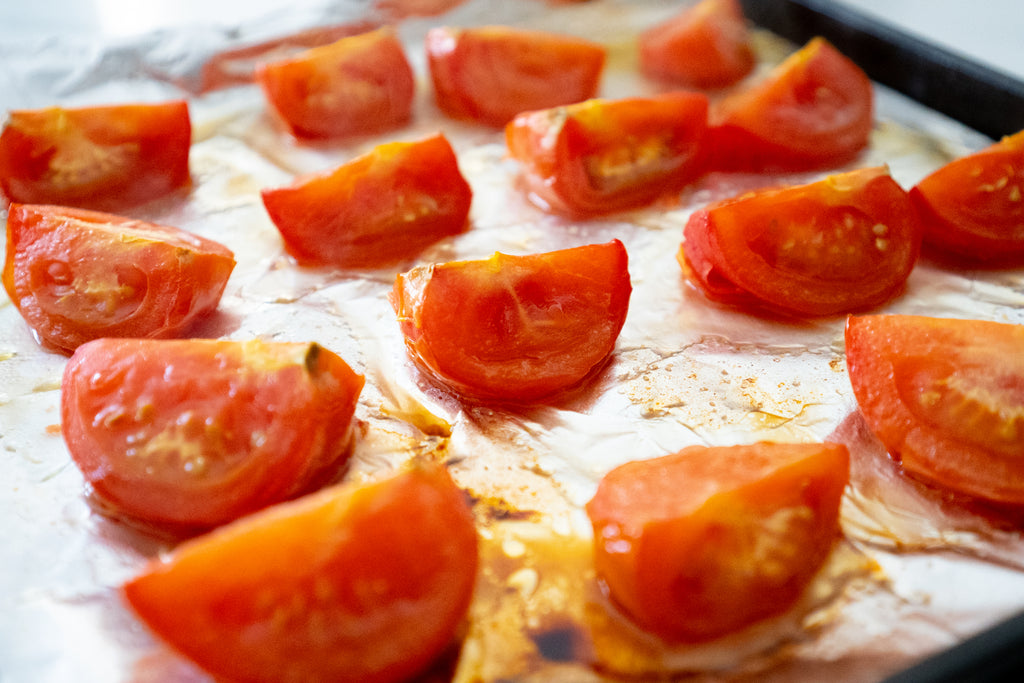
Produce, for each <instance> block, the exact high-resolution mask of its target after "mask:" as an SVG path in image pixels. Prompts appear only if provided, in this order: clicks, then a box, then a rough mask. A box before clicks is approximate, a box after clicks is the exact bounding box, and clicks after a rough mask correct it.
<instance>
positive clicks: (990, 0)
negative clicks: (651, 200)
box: [0, 0, 1024, 78]
mask: <svg viewBox="0 0 1024 683" xmlns="http://www.w3.org/2000/svg"><path fill="white" fill-rule="evenodd" d="M369 1H370V0H333V1H326V0H149V1H148V2H139V1H138V0H30V1H28V0H3V2H0V41H9V40H19V39H24V38H26V37H27V36H32V35H37V36H38V35H40V34H63V35H75V36H78V37H81V36H82V35H83V34H85V35H88V34H94V33H98V34H105V35H110V36H130V35H135V34H140V33H145V32H147V31H150V30H153V29H157V28H171V27H179V26H187V25H188V24H191V23H196V22H199V21H201V22H203V23H204V24H207V25H209V24H211V23H212V24H215V25H222V26H226V27H228V26H232V25H235V24H237V23H239V22H244V21H246V20H248V19H253V18H259V17H262V16H265V15H267V14H273V13H274V12H279V11H283V10H285V9H288V10H294V9H297V8H301V7H308V6H328V5H339V4H348V5H359V4H363V5H366V4H369ZM516 1H524V0H516ZM668 1H669V0H667V2H668ZM764 1H765V2H772V1H773V0H764ZM833 2H834V4H844V5H848V6H850V7H853V8H856V9H860V10H862V11H864V12H866V13H868V14H870V15H871V16H873V17H877V18H878V19H879V20H880V21H887V22H889V23H891V24H893V25H895V26H896V27H898V28H901V29H903V30H905V31H907V32H909V33H912V34H915V35H917V36H918V37H922V38H925V39H927V40H930V41H932V42H934V43H937V44H939V45H941V46H944V47H946V48H948V49H952V50H954V51H956V52H959V53H961V54H963V55H966V56H969V57H971V58H973V59H975V60H976V61H979V62H981V63H982V64H985V65H987V66H989V67H991V68H994V69H997V70H1000V71H1003V72H1005V73H1007V74H1010V75H1014V76H1017V77H1018V78H1024V40H1022V36H1024V13H1022V12H1021V11H1020V9H1021V5H1020V1H1019V0H986V1H985V2H968V1H967V0H833ZM435 4H436V3H435ZM679 4H681V5H682V4H685V2H683V1H681V2H679Z"/></svg>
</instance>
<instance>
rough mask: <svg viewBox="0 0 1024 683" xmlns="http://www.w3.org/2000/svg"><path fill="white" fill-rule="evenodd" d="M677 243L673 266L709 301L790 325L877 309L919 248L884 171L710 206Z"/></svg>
mask: <svg viewBox="0 0 1024 683" xmlns="http://www.w3.org/2000/svg"><path fill="white" fill-rule="evenodd" d="M683 235H684V240H683V245H682V247H681V248H680V250H679V254H678V260H679V263H680V265H681V266H682V267H683V270H684V271H685V272H686V274H687V276H688V277H689V278H690V280H691V281H692V282H693V283H694V284H696V285H697V286H698V287H699V288H700V289H701V290H703V291H704V293H705V294H706V295H707V296H708V298H710V299H713V300H716V301H720V302H722V303H727V304H732V305H738V306H742V307H745V308H748V309H751V310H754V311H758V310H761V311H765V312H775V313H781V314H783V315H788V316H798V317H807V316H827V315H836V314H839V313H846V312H850V311H854V310H858V309H865V308H869V307H871V306H877V305H879V304H881V303H884V302H885V301H887V300H889V299H890V298H892V297H893V296H895V295H896V293H897V292H898V291H899V290H900V288H901V287H902V286H903V284H904V283H905V281H906V279H907V277H908V276H909V275H910V271H911V270H912V269H913V267H914V264H915V263H916V262H917V256H918V252H919V250H920V244H921V228H920V225H919V223H918V221H917V217H916V215H915V213H914V210H913V207H912V206H911V205H910V200H909V198H908V197H907V193H906V192H904V191H903V188H901V187H900V186H899V185H898V184H897V183H896V181H895V180H893V179H892V177H891V176H890V175H889V172H888V170H887V169H885V168H882V167H879V168H867V169H860V170H857V171H850V172H847V173H841V174H837V175H832V176H829V177H828V178H825V179H824V180H820V181H817V182H814V183H810V184H807V185H798V186H793V187H787V188H782V189H767V190H759V191H756V192H752V193H748V194H745V195H742V196H740V197H737V198H734V199H730V200H726V201H723V202H719V203H717V204H712V205H711V206H709V207H707V208H704V209H701V210H699V211H696V212H694V213H693V214H692V215H691V216H690V219H689V221H687V223H686V228H685V229H684V231H683Z"/></svg>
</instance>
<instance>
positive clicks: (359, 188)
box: [261, 134, 473, 268]
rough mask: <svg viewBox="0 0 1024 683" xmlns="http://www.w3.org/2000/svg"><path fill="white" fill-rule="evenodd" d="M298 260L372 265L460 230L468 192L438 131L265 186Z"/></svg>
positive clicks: (269, 208)
mask: <svg viewBox="0 0 1024 683" xmlns="http://www.w3.org/2000/svg"><path fill="white" fill-rule="evenodd" d="M261 194H262V198H263V204H264V206H265V207H266V209H267V213H268V214H269V215H270V218H271V220H273V222H274V225H276V226H277V229H278V230H279V231H280V233H281V236H282V237H283V238H284V244H285V248H286V249H287V251H288V253H289V254H291V255H292V256H293V257H294V258H295V259H296V260H297V261H298V262H299V263H302V264H307V265H333V266H338V267H350V268H361V267H375V266H382V265H385V264H389V263H397V262H400V261H403V260H407V259H409V258H412V257H415V256H416V255H417V254H419V252H421V251H422V250H423V249H425V248H426V247H428V246H430V245H431V244H433V243H434V242H437V241H438V240H441V239H443V238H445V237H449V236H451V235H456V234H458V233H460V232H462V231H463V230H465V229H466V219H467V217H468V216H469V208H470V204H471V202H472V199H473V192H472V189H471V188H470V186H469V183H467V182H466V179H465V178H464V177H463V176H462V173H461V172H460V171H459V164H458V160H457V159H456V157H455V152H454V151H453V150H452V147H451V145H450V144H449V143H448V140H447V139H445V137H444V136H443V135H440V134H438V135H434V136H431V137H429V138H424V139H422V140H418V141H413V142H388V143H383V144H381V145H378V146H377V147H375V148H374V149H373V150H371V151H370V152H368V153H367V154H364V155H362V156H359V157H357V158H356V159H353V160H352V161H349V162H347V163H345V164H343V165H341V166H339V167H337V168H335V169H332V170H330V171H328V172H326V173H321V174H316V175H309V176H304V177H300V178H298V179H296V180H295V181H294V182H293V183H292V184H291V185H289V186H286V187H279V188H270V189H265V190H263V192H262V193H261Z"/></svg>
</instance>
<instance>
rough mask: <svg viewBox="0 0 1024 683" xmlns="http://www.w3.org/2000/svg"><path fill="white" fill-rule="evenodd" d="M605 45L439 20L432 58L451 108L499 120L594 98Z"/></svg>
mask: <svg viewBox="0 0 1024 683" xmlns="http://www.w3.org/2000/svg"><path fill="white" fill-rule="evenodd" d="M605 53H606V50H605V48H604V46H602V45H600V44H598V43H594V42H592V41H589V40H585V39H583V38H576V37H574V36H569V35H562V34H558V33H549V32H546V31H530V30H525V29H517V28H512V27H508V26H480V27H475V28H454V27H438V28H434V29H431V30H430V31H429V32H428V33H427V60H428V64H429V67H430V76H431V79H432V81H433V84H434V94H435V99H436V100H437V104H438V106H439V107H440V108H441V110H442V111H444V112H445V113H446V114H447V115H449V116H451V117H453V118H458V119H468V120H471V121H477V122H480V123H484V124H487V125H490V126H494V127H499V128H500V127H502V126H504V125H505V124H507V123H508V122H509V121H511V120H512V117H514V116H515V115H516V114H518V113H520V112H523V111H529V110H533V109H547V108H549V107H557V106H560V105H563V104H570V103H572V102H580V101H582V100H586V99H589V98H591V97H593V96H594V95H595V94H596V93H597V88H598V85H599V84H600V80H601V73H602V72H603V70H604V63H605Z"/></svg>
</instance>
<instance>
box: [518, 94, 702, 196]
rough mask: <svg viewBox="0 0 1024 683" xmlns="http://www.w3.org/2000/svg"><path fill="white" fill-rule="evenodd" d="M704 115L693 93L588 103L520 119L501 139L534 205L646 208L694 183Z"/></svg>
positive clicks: (698, 169)
mask: <svg viewBox="0 0 1024 683" xmlns="http://www.w3.org/2000/svg"><path fill="white" fill-rule="evenodd" d="M707 115H708V100H707V97H706V96H704V95H703V94H700V93H669V94H665V95H658V96H655V97H643V98H641V97H637V98H627V99H621V100H601V99H594V100H588V101H586V102H581V103H578V104H573V105H568V106H565V107H559V108H555V109H546V110H541V111H532V112H526V113H523V114H520V115H519V116H517V117H516V118H515V119H514V120H513V121H512V122H511V123H509V124H508V127H507V128H506V133H505V137H506V142H507V144H508V149H509V152H510V153H511V155H512V157H513V158H515V159H518V160H520V161H521V162H523V163H524V165H525V179H526V184H527V188H528V190H529V192H530V193H531V197H532V198H533V199H534V201H536V202H537V203H539V204H540V205H541V206H542V207H544V208H546V209H554V210H559V211H563V212H567V213H571V214H581V215H586V214H596V213H602V212H608V211H615V210H618V209H623V208H627V207H631V206H638V205H642V204H646V203H649V202H651V201H653V200H654V199H656V198H657V197H659V196H661V195H664V194H667V193H669V192H674V191H678V190H680V189H681V188H682V187H683V186H684V185H686V184H687V183H689V182H690V181H692V180H694V179H695V178H696V177H697V176H699V175H700V174H701V173H702V172H703V170H704V161H705V149H706V146H705V133H706V131H707Z"/></svg>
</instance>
